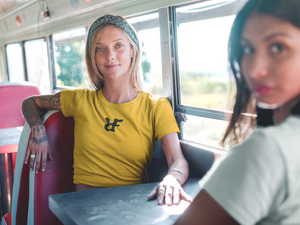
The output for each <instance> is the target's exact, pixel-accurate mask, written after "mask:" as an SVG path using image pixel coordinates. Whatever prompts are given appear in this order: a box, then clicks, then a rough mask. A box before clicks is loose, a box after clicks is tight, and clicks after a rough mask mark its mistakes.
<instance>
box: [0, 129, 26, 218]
mask: <svg viewBox="0 0 300 225" xmlns="http://www.w3.org/2000/svg"><path fill="white" fill-rule="evenodd" d="M22 129H23V127H15V128H4V129H0V190H1V198H2V213H3V214H6V213H7V212H9V211H11V196H12V187H13V166H12V155H11V153H13V152H17V151H18V143H19V140H20V136H21V132H22Z"/></svg>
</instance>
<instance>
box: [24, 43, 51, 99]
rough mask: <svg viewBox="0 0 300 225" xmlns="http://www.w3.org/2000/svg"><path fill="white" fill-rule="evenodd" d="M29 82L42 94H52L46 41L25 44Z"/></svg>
mask: <svg viewBox="0 0 300 225" xmlns="http://www.w3.org/2000/svg"><path fill="white" fill-rule="evenodd" d="M24 47H25V55H26V68H27V76H28V81H29V82H32V83H35V84H36V85H37V86H38V88H39V90H40V92H41V94H49V93H51V91H50V90H51V83H50V75H49V69H48V54H47V43H46V42H45V40H44V39H37V40H33V41H26V42H25V43H24Z"/></svg>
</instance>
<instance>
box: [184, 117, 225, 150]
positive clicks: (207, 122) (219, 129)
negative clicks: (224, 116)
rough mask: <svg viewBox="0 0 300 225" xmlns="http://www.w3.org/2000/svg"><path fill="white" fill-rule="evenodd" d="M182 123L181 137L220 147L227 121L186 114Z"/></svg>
mask: <svg viewBox="0 0 300 225" xmlns="http://www.w3.org/2000/svg"><path fill="white" fill-rule="evenodd" d="M186 117H187V121H186V122H184V123H183V130H182V133H183V139H184V140H187V141H193V142H197V143H201V144H204V145H209V146H215V147H220V145H219V143H220V141H221V140H222V138H223V136H224V134H225V131H226V128H227V126H228V124H229V122H228V121H224V120H217V119H210V118H204V117H198V116H192V115H186Z"/></svg>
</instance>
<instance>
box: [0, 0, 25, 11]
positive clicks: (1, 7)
mask: <svg viewBox="0 0 300 225" xmlns="http://www.w3.org/2000/svg"><path fill="white" fill-rule="evenodd" d="M28 1H29V0H0V14H2V13H4V12H6V11H8V10H9V9H11V8H13V7H15V6H16V5H20V4H23V3H24V2H28Z"/></svg>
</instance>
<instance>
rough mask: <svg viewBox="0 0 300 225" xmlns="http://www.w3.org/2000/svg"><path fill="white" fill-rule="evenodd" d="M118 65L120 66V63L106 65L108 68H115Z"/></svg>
mask: <svg viewBox="0 0 300 225" xmlns="http://www.w3.org/2000/svg"><path fill="white" fill-rule="evenodd" d="M117 66H119V64H114V65H107V66H105V67H106V68H108V69H113V68H116V67H117Z"/></svg>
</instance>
